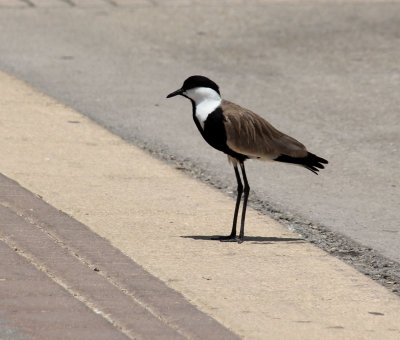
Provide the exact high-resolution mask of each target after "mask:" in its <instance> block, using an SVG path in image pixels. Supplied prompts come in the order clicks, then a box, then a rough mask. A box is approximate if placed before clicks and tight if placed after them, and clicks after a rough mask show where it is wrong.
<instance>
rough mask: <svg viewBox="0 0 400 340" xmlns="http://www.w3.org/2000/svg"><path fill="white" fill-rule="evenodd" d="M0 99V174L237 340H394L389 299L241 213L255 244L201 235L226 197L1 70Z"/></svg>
mask: <svg viewBox="0 0 400 340" xmlns="http://www.w3.org/2000/svg"><path fill="white" fill-rule="evenodd" d="M0 93H1V96H0V131H1V133H0V159H1V162H0V172H2V173H4V174H5V175H6V176H8V177H11V178H13V179H14V180H16V181H18V182H19V183H20V184H21V185H23V186H25V187H26V188H27V189H29V190H31V191H33V192H35V193H37V194H39V195H41V196H43V198H44V199H45V200H46V201H47V202H49V203H50V204H52V205H53V206H55V207H57V208H58V209H61V210H63V211H65V212H66V213H68V214H70V215H72V216H73V217H74V218H76V219H77V220H79V221H81V222H82V223H84V224H86V225H87V226H88V227H89V228H91V229H92V230H93V231H94V232H96V233H98V234H99V235H101V236H103V237H105V238H107V239H108V240H110V242H111V243H112V244H113V245H114V246H116V247H117V248H119V249H120V250H121V251H122V252H124V253H125V254H127V255H128V256H129V257H131V258H132V259H133V260H135V261H136V262H137V263H139V264H140V265H142V266H143V267H144V268H145V269H146V270H148V271H149V272H151V273H152V274H153V275H155V276H157V277H159V278H160V279H161V280H163V281H164V282H166V283H167V285H168V286H170V287H172V288H173V289H175V290H177V291H179V292H181V293H182V294H183V295H184V296H185V297H186V298H187V299H188V300H189V301H190V302H192V303H193V304H195V305H197V306H198V308H199V309H201V310H202V311H204V312H206V313H208V314H209V315H211V316H212V317H214V318H215V319H217V320H218V321H219V322H221V323H222V324H224V325H225V326H226V327H228V328H229V329H231V330H232V331H234V332H235V333H237V334H239V335H240V336H242V337H243V338H246V339H338V338H342V339H399V337H400V299H399V298H398V297H397V296H395V295H393V294H392V293H390V292H389V291H388V290H386V289H385V288H383V287H382V286H380V285H378V284H377V283H375V282H373V281H371V280H370V279H368V278H367V277H365V276H363V275H362V274H360V273H358V272H357V271H356V270H354V269H353V268H351V267H349V266H348V265H346V264H344V263H342V262H341V261H339V260H338V259H336V258H334V257H331V256H329V255H327V254H326V253H325V252H323V251H321V250H320V249H318V248H316V247H314V246H313V245H311V244H308V243H305V242H298V241H290V240H287V239H291V238H297V235H295V234H293V233H291V232H289V231H288V230H287V229H286V228H285V227H283V226H281V225H280V224H279V223H277V222H275V221H273V220H271V219H270V218H268V217H266V216H263V215H261V214H259V213H257V212H256V211H254V210H253V209H249V211H248V218H247V235H248V236H258V237H259V238H256V239H255V241H248V242H245V243H243V244H242V245H238V244H235V243H220V242H216V241H210V240H203V239H201V236H210V235H216V234H225V233H227V232H229V229H230V226H231V219H232V213H233V208H234V201H233V200H232V199H231V198H229V197H226V196H225V195H223V194H222V193H220V192H218V191H217V190H214V189H212V188H210V187H208V186H206V185H204V184H202V183H199V182H198V181H196V180H194V179H192V178H190V177H188V176H186V175H185V174H182V173H180V172H178V171H177V170H175V169H174V168H172V167H171V166H169V165H166V164H164V163H162V162H161V161H159V160H156V159H154V158H152V157H150V156H149V155H148V154H146V153H145V152H143V151H142V150H140V149H138V148H137V147H135V146H133V145H130V144H128V143H126V142H125V141H123V140H122V139H121V138H119V137H117V136H115V135H113V134H111V133H110V132H108V131H107V130H105V129H103V128H102V127H100V126H98V125H97V124H95V123H94V122H92V121H90V120H89V119H88V118H86V117H85V116H83V115H81V114H80V113H78V112H76V111H74V110H72V109H71V108H68V107H66V106H64V105H62V104H60V103H58V102H57V101H55V100H54V99H52V98H49V97H48V96H46V95H44V94H42V93H40V92H38V91H36V90H35V89H32V88H31V87H29V86H27V85H26V84H25V83H23V82H21V81H19V80H17V79H15V78H13V77H10V76H9V75H7V74H5V73H1V72H0ZM165 128H166V129H167V128H168V126H166V127H165ZM221 157H222V156H221ZM227 166H228V165H227ZM260 166H263V165H260ZM232 178H233V177H232ZM232 180H234V179H232ZM0 218H1V217H0ZM186 236H200V239H194V238H190V237H186ZM285 239H286V240H285Z"/></svg>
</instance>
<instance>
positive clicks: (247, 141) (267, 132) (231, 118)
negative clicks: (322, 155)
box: [221, 100, 307, 159]
mask: <svg viewBox="0 0 400 340" xmlns="http://www.w3.org/2000/svg"><path fill="white" fill-rule="evenodd" d="M221 107H222V110H223V112H224V117H225V121H224V125H225V130H226V134H227V144H228V146H229V148H231V149H232V150H233V151H236V152H238V153H242V154H245V155H248V156H252V157H260V158H266V159H274V158H276V157H278V156H280V155H288V156H291V157H296V158H298V157H305V156H307V150H306V147H305V146H304V145H303V144H301V143H300V142H299V141H297V140H296V139H294V138H292V137H290V136H288V135H285V134H284V133H282V132H280V131H279V130H277V129H275V128H274V127H273V126H272V125H271V124H270V123H268V122H267V121H266V120H265V119H264V118H262V117H260V116H259V115H257V114H256V113H254V112H252V111H249V110H247V109H245V108H243V107H241V106H239V105H236V104H234V103H232V102H229V101H227V100H223V101H222V104H221Z"/></svg>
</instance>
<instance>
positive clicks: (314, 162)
mask: <svg viewBox="0 0 400 340" xmlns="http://www.w3.org/2000/svg"><path fill="white" fill-rule="evenodd" d="M274 161H277V162H284V163H293V164H299V165H302V166H304V167H305V168H306V169H308V170H310V171H312V172H313V173H314V174H316V175H318V171H319V170H320V169H324V168H325V167H324V166H323V164H328V161H327V160H326V159H323V158H321V157H318V156H316V155H314V154H313V153H311V152H309V153H307V156H306V157H303V158H295V157H291V156H287V155H280V156H279V157H277V158H275V159H274Z"/></svg>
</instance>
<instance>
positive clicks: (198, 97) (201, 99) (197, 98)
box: [185, 87, 222, 129]
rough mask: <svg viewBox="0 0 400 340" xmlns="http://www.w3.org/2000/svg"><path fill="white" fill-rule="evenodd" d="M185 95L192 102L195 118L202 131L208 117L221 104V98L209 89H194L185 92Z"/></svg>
mask: <svg viewBox="0 0 400 340" xmlns="http://www.w3.org/2000/svg"><path fill="white" fill-rule="evenodd" d="M185 95H186V96H187V97H189V98H190V99H192V100H193V101H194V103H195V109H196V111H195V114H196V118H197V119H198V121H199V123H200V125H201V127H202V128H203V129H204V122H205V121H206V119H207V117H208V115H209V114H210V113H211V112H213V111H214V110H215V109H216V108H217V107H218V106H219V105H220V104H221V101H222V99H221V96H220V95H219V94H218V92H216V91H215V90H213V89H211V88H209V87H195V88H193V89H190V90H187V91H186V92H185Z"/></svg>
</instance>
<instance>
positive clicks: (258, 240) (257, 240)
mask: <svg viewBox="0 0 400 340" xmlns="http://www.w3.org/2000/svg"><path fill="white" fill-rule="evenodd" d="M181 237H182V238H191V239H193V240H203V241H219V239H218V237H220V235H212V236H208V235H184V236H181ZM243 241H244V242H252V243H254V244H271V243H275V242H289V243H304V242H305V240H304V239H303V238H294V237H264V236H245V237H244V239H243Z"/></svg>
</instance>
